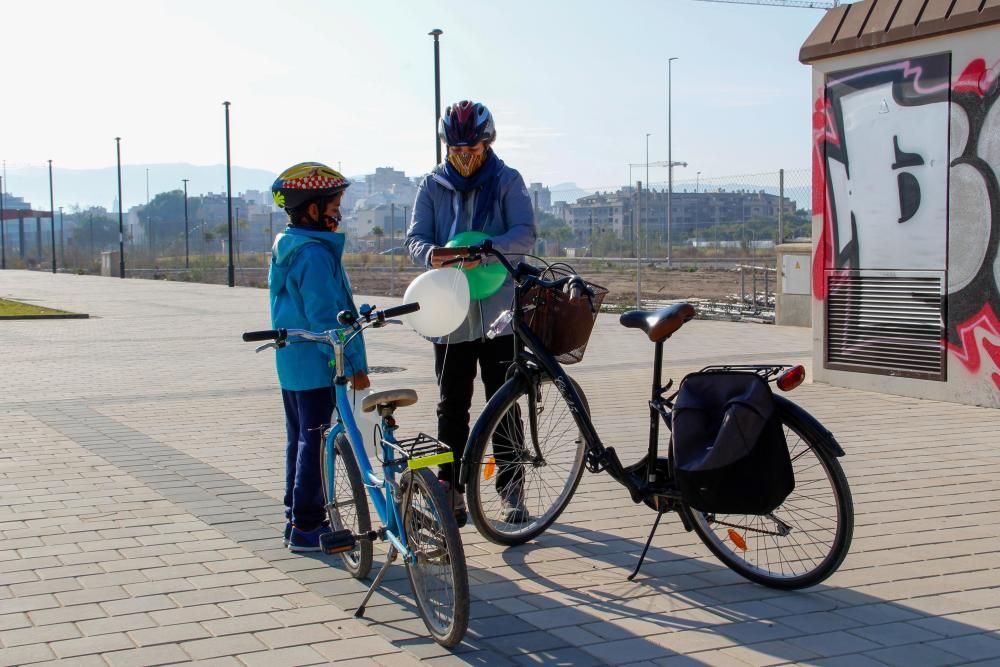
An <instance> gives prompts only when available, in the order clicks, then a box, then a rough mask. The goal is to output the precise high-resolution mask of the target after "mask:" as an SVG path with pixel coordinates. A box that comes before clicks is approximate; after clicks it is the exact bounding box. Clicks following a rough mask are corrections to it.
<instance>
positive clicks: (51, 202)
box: [39, 160, 56, 273]
mask: <svg viewBox="0 0 1000 667" xmlns="http://www.w3.org/2000/svg"><path fill="white" fill-rule="evenodd" d="M49 215H50V216H51V220H52V273H55V272H56V207H55V199H54V197H53V196H52V160H49ZM39 245H41V244H39Z"/></svg>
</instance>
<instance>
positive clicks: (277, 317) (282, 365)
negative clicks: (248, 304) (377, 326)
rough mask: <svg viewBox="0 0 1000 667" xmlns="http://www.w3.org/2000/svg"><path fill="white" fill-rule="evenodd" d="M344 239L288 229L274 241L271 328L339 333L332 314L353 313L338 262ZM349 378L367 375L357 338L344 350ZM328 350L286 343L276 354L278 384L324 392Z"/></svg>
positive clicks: (328, 374) (347, 285)
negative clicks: (360, 372)
mask: <svg viewBox="0 0 1000 667" xmlns="http://www.w3.org/2000/svg"><path fill="white" fill-rule="evenodd" d="M343 254H344V235H343V234H340V233H337V232H320V231H312V230H306V229H301V228H298V227H288V228H286V229H285V231H283V232H282V233H280V234H278V236H277V237H276V238H275V239H274V246H273V247H272V248H271V267H270V270H269V271H268V274H267V283H268V287H269V288H270V291H271V325H272V326H273V327H274V328H275V329H309V330H310V331H326V330H328V329H341V328H343V325H341V324H339V323H338V322H337V313H339V312H340V311H342V310H352V311H354V312H355V313H357V308H356V307H355V305H354V297H353V295H352V293H351V283H350V281H349V280H348V279H347V272H345V271H344V265H343V263H342V261H341V259H342V257H343ZM344 356H345V359H344V364H345V365H346V366H347V372H346V374H347V375H348V377H350V376H351V375H353V374H354V373H356V372H357V371H365V372H367V371H368V361H367V358H366V356H365V343H364V340H363V339H362V338H361V336H358V337H357V338H355V339H354V341H353V342H352V343H351V344H350V345H348V346H347V349H346V350H345V352H344ZM331 359H333V348H331V347H330V346H328V345H323V344H322V343H306V342H290V343H289V344H288V345H287V346H285V347H283V348H281V349H280V350H277V354H276V355H275V363H276V364H277V367H278V383H279V384H280V385H281V388H282V389H288V390H292V391H303V390H306V389H319V388H321V387H329V386H330V380H331V378H332V374H333V369H332V368H331V366H330V360H331Z"/></svg>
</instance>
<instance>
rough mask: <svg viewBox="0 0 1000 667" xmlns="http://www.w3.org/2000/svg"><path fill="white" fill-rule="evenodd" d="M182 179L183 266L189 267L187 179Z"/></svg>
mask: <svg viewBox="0 0 1000 667" xmlns="http://www.w3.org/2000/svg"><path fill="white" fill-rule="evenodd" d="M181 180H182V181H184V268H185V269H190V268H191V247H190V246H189V244H188V239H189V238H190V232H189V231H188V179H186V178H182V179H181Z"/></svg>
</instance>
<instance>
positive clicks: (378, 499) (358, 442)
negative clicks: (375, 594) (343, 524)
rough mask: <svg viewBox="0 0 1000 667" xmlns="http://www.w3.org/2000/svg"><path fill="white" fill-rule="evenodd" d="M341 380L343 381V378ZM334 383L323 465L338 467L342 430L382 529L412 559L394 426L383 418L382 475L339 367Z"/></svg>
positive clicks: (331, 479) (331, 484)
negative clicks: (333, 418) (333, 416)
mask: <svg viewBox="0 0 1000 667" xmlns="http://www.w3.org/2000/svg"><path fill="white" fill-rule="evenodd" d="M337 345H341V347H340V355H341V356H342V354H343V347H342V344H340V343H338V344H337ZM334 350H335V353H336V352H337V348H336V347H335V348H334ZM338 368H343V365H342V364H341V365H338ZM341 380H343V381H342V382H341ZM334 387H335V390H336V395H337V423H336V424H334V425H333V426H332V427H331V428H330V430H329V432H328V433H327V435H326V437H327V443H328V446H327V448H326V452H327V457H328V460H326V461H324V462H323V465H325V466H327V470H330V471H334V470H336V468H335V467H334V457H335V456H336V455H337V454H336V451H335V449H334V447H333V443H334V440H335V439H336V437H337V436H338V435H339V434H341V433H343V434H344V435H346V436H347V441H348V442H349V443H350V444H351V451H353V452H354V460H355V461H357V464H358V468H359V469H360V470H361V479H362V480H363V482H364V485H365V488H366V489H367V490H368V497H369V498H371V501H372V505H374V507H375V512H376V513H377V514H378V517H379V520H380V521H381V522H382V526H383V530H382V531H380V533H381V534H383V535H384V537H385V539H387V540H388V541H389V542H390V544H392V546H394V547H395V548H396V550H397V551H398V552H399V553H400V556H401V557H402V558H403V559H404V560H409V561H411V562H412V559H413V558H414V554H413V552H412V551H411V550H410V548H409V546H408V545H407V541H406V531H405V530H404V529H403V519H402V517H401V516H400V514H399V503H397V502H396V501H395V495H396V489H397V484H396V481H395V476H396V474H397V473H398V472H399V471H401V470H402V469H403V468H405V467H406V462H405V461H400V460H398V459H396V460H393V459H394V457H393V452H392V448H391V446H390V445H391V444H392V443H394V442H395V438H394V436H393V431H394V430H395V427H394V426H390V425H389V424H387V423H386V421H385V419H383V420H382V428H381V431H382V438H381V439H380V442H379V445H380V446H381V447H382V461H383V462H384V463H383V465H382V477H379V476H378V475H377V474H376V473H375V470H374V468H373V467H372V464H371V460H370V459H369V458H368V452H367V451H365V446H364V438H362V436H361V430H360V429H359V428H358V423H357V420H355V418H354V412H353V410H352V409H351V401H350V398H349V397H348V395H347V378H346V377H343V376H341V375H340V372H339V371H338V375H337V378H336V380H334ZM334 474H335V473H332V472H331V474H330V476H329V478H328V480H327V481H328V484H329V488H328V489H327V497H328V498H333V497H335V496H334V494H333V488H334V484H335V483H336V480H335V479H334Z"/></svg>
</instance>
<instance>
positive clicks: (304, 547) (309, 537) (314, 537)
mask: <svg viewBox="0 0 1000 667" xmlns="http://www.w3.org/2000/svg"><path fill="white" fill-rule="evenodd" d="M332 532H333V531H332V530H331V529H330V526H328V525H326V524H325V523H324V524H323V525H321V526H319V527H318V528H313V529H312V530H299V529H298V528H297V527H295V526H292V532H291V533H290V534H289V536H288V550H289V551H291V552H292V553H305V552H308V551H319V550H320V546H319V536H320V535H325V534H327V533H332Z"/></svg>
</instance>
